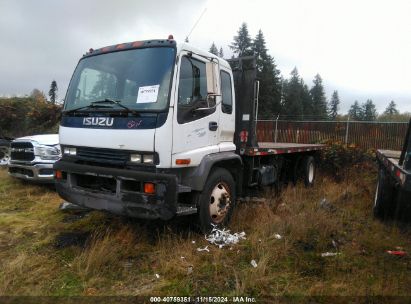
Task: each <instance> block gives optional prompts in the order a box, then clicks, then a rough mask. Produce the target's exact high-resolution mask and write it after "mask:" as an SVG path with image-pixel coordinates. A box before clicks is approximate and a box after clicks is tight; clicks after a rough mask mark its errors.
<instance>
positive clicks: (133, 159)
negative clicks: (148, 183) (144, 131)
mask: <svg viewBox="0 0 411 304" xmlns="http://www.w3.org/2000/svg"><path fill="white" fill-rule="evenodd" d="M130 161H131V162H133V163H141V154H130Z"/></svg>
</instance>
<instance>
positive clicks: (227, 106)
mask: <svg viewBox="0 0 411 304" xmlns="http://www.w3.org/2000/svg"><path fill="white" fill-rule="evenodd" d="M221 95H222V98H223V101H222V103H221V104H222V111H223V113H227V114H231V113H232V112H233V90H232V84H231V77H230V74H229V73H227V72H225V71H221Z"/></svg>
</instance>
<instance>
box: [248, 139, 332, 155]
mask: <svg viewBox="0 0 411 304" xmlns="http://www.w3.org/2000/svg"><path fill="white" fill-rule="evenodd" d="M324 147H325V145H319V144H296V143H275V142H259V143H258V147H248V148H246V149H245V150H244V155H249V156H254V155H271V154H289V153H299V152H308V151H318V150H322V149H323V148H324Z"/></svg>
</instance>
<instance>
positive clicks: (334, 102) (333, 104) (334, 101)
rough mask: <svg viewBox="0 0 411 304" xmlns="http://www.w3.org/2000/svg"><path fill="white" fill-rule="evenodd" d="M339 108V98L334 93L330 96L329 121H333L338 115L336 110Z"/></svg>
mask: <svg viewBox="0 0 411 304" xmlns="http://www.w3.org/2000/svg"><path fill="white" fill-rule="evenodd" d="M339 107H340V98H339V97H338V92H337V91H334V92H333V95H332V96H331V100H330V105H329V112H328V116H329V117H330V119H332V120H335V119H336V117H337V115H338V110H339Z"/></svg>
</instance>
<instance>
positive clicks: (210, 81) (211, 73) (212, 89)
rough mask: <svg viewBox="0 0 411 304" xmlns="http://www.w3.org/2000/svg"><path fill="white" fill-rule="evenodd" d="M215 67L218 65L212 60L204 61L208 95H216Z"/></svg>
mask: <svg viewBox="0 0 411 304" xmlns="http://www.w3.org/2000/svg"><path fill="white" fill-rule="evenodd" d="M217 69H218V65H217V64H215V63H214V62H207V63H206V73H207V93H208V94H209V95H218V94H219V92H218V83H217V74H218V73H217V72H218V71H217Z"/></svg>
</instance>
